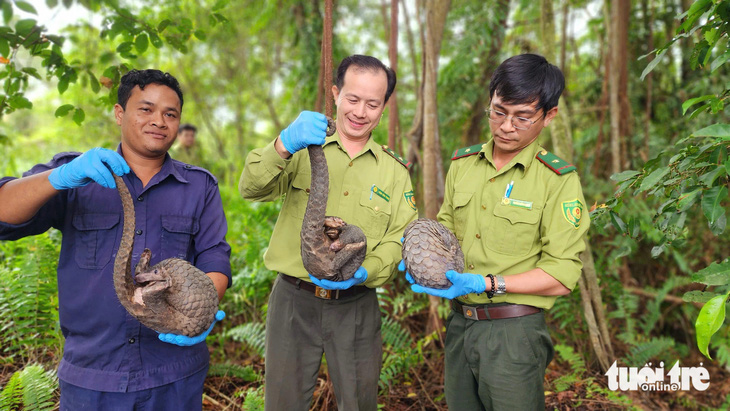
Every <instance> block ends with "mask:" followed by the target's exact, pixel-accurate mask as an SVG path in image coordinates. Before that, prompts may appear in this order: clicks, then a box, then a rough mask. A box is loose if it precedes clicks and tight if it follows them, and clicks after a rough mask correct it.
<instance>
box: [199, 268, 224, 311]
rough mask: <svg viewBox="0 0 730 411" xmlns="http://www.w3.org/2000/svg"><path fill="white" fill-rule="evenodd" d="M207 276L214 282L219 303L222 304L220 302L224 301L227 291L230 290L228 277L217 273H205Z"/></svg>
mask: <svg viewBox="0 0 730 411" xmlns="http://www.w3.org/2000/svg"><path fill="white" fill-rule="evenodd" d="M205 275H207V276H208V277H210V279H211V280H213V285H215V289H216V291H218V303H219V304H220V301H221V300H222V299H223V295H225V293H226V289H227V288H228V276H226V275H225V274H223V273H220V272H217V271H212V272H209V273H205Z"/></svg>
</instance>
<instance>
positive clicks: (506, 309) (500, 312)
mask: <svg viewBox="0 0 730 411" xmlns="http://www.w3.org/2000/svg"><path fill="white" fill-rule="evenodd" d="M451 308H452V309H453V310H454V311H456V312H457V313H461V314H463V315H464V317H466V318H469V319H472V320H475V321H478V320H501V319H504V318H515V317H524V316H526V315H530V314H535V313H539V312H540V311H542V309H540V308H537V307H533V306H531V305H524V304H509V305H498V306H496V307H489V306H485V305H481V306H470V305H465V304H462V303H460V302H458V301H456V300H451Z"/></svg>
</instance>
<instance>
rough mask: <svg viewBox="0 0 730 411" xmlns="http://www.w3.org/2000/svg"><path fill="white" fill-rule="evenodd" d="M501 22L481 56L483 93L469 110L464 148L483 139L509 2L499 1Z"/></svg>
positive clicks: (493, 26) (480, 86) (495, 28)
mask: <svg viewBox="0 0 730 411" xmlns="http://www.w3.org/2000/svg"><path fill="white" fill-rule="evenodd" d="M494 14H495V15H496V16H499V20H496V21H493V22H492V33H493V34H494V35H493V36H492V37H491V38H490V39H489V41H490V42H491V44H490V47H489V50H488V51H487V54H486V55H482V56H480V57H481V58H480V61H479V63H478V64H479V65H481V67H482V73H481V75H480V76H479V79H478V82H479V89H481V90H483V92H481V93H478V94H477V98H476V100H475V101H474V103H473V104H472V106H471V110H469V113H470V114H469V119H468V120H467V122H466V128H465V130H464V134H462V135H461V142H462V145H464V146H472V145H474V144H477V143H479V141H481V138H482V129H483V127H484V121H483V120H484V117H485V115H484V109H485V108H486V107H485V106H486V102H487V101H489V99H490V98H491V96H490V95H489V81H490V80H491V78H492V73H493V72H494V69H495V68H496V67H497V66H498V65H499V61H498V60H497V58H498V57H499V52H500V50H501V49H502V43H503V41H504V34H505V31H506V30H505V28H506V27H507V16H508V15H509V0H497V7H496V10H495V11H494Z"/></svg>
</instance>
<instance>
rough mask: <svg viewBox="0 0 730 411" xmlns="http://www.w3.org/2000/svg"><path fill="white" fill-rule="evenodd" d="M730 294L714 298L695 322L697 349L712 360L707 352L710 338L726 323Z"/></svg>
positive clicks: (701, 311) (703, 308) (704, 307)
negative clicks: (726, 306)
mask: <svg viewBox="0 0 730 411" xmlns="http://www.w3.org/2000/svg"><path fill="white" fill-rule="evenodd" d="M728 296H730V292H728V293H727V294H723V295H718V296H715V297H713V298H712V299H711V300H710V301H708V302H707V304H705V305H704V306H703V307H702V309H701V310H700V314H699V315H698V316H697V321H695V329H696V330H697V348H699V349H700V352H701V353H702V354H704V355H705V357H707V358H709V359H712V357H710V354H709V353H708V352H707V349H708V347H709V346H710V338H712V335H713V334H715V333H716V332H717V330H719V329H720V327H721V326H722V323H723V322H724V321H725V302H726V301H727V298H728Z"/></svg>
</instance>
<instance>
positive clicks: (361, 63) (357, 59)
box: [335, 54, 396, 103]
mask: <svg viewBox="0 0 730 411" xmlns="http://www.w3.org/2000/svg"><path fill="white" fill-rule="evenodd" d="M350 66H355V67H359V68H363V69H368V70H373V71H378V70H383V71H384V72H385V75H386V77H387V78H388V88H387V90H385V101H384V103H387V102H388V99H389V98H390V95H391V94H393V90H395V83H396V78H395V71H393V69H391V68H390V67H388V66H386V65H385V64H383V62H382V61H380V60H378V59H377V58H375V57H372V56H363V55H361V54H353V55H352V56H349V57H345V58H344V59H343V60H342V62H340V65H339V67H337V78H336V79H335V85H336V86H337V88H338V89H340V90H342V86H344V85H345V74H346V73H347V69H348V68H349V67H350Z"/></svg>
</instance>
